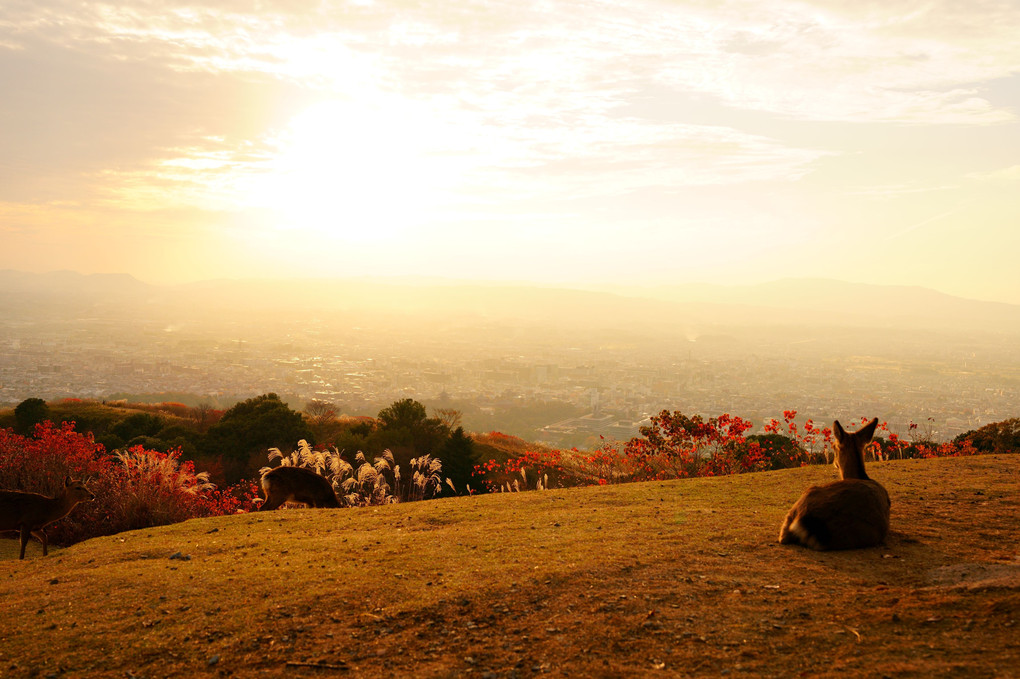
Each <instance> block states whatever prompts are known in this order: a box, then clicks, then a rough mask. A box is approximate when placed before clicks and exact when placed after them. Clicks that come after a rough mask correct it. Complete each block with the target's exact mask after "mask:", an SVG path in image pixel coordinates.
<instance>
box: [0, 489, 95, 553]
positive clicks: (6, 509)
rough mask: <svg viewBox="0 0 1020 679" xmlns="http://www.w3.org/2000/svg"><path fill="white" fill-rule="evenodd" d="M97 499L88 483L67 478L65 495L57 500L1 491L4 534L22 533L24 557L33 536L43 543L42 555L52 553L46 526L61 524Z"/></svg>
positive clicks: (0, 513) (57, 497) (0, 505)
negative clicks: (86, 502)
mask: <svg viewBox="0 0 1020 679" xmlns="http://www.w3.org/2000/svg"><path fill="white" fill-rule="evenodd" d="M94 499H96V496H95V495H93V494H92V492H91V491H90V490H89V489H88V488H86V487H85V481H84V479H82V480H78V481H75V480H72V479H71V477H70V476H68V477H66V478H65V479H64V489H63V492H62V493H60V494H59V495H57V496H55V497H46V496H45V495H39V494H38V493H24V492H22V491H20V490H0V531H18V532H19V533H20V534H21V535H20V537H21V554H20V555H19V556H18V558H19V559H24V558H25V546H26V545H27V544H28V538H29V536H30V535H34V536H35V537H36V538H38V539H39V541H40V542H42V550H43V551H42V553H43V556H46V555H47V554H48V553H49V541H48V540H47V538H46V532H45V531H44V530H43V528H45V527H46V526H48V525H49V524H51V523H53V522H54V521H59V520H60V519H62V518H64V517H65V516H67V515H68V514H70V513H71V510H72V509H74V508H75V506H76V505H77V504H78V503H79V502H83V501H85V500H94Z"/></svg>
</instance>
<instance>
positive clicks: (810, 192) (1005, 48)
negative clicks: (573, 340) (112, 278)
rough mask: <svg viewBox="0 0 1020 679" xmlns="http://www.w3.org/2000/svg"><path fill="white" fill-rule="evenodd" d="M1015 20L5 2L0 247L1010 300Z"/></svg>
mask: <svg viewBox="0 0 1020 679" xmlns="http://www.w3.org/2000/svg"><path fill="white" fill-rule="evenodd" d="M1018 35H1020V0H925V1H913V0H910V1H906V0H881V1H879V0H825V1H821V0H800V1H796V2H794V1H787V0H721V1H713V2H710V1H707V0H676V1H671V2H657V1H644V0H632V1H626V0H623V1H615V2H601V1H594V0H576V1H574V0H560V1H542V2H529V1H527V0H508V1H502V0H486V1H480V2H475V1H473V0H456V1H455V2H451V1H450V0H437V1H435V2H432V1H430V0H418V1H415V2H409V1H406V2H381V1H380V2H377V1H373V0H357V1H350V2H333V1H331V0H321V1H319V0H316V1H311V0H218V1H216V2H208V3H200V2H184V1H181V2H178V1H160V0H152V1H140V0H136V1H130V2H116V1H113V2H89V3H82V2H80V0H66V1H65V0H41V1H40V0H4V2H3V3H0V269H2V268H8V269H18V270H24V271H50V270H56V269H71V270H75V271H80V272H83V273H102V272H126V273H130V274H132V275H134V276H136V277H138V278H140V279H142V280H145V281H147V282H154V283H176V282H187V281H194V280H200V279H207V278H248V277H274V278H279V277H287V278H291V277H333V276H336V277H347V276H381V277H389V276H427V277H438V278H452V279H469V280H493V281H514V282H532V283H538V284H543V285H570V286H599V287H610V288H611V287H613V286H615V285H621V286H624V285H626V286H633V285H664V284H676V283H692V282H699V283H714V284H733V285H736V284H748V283H757V282H765V281H771V280H776V279H780V278H789V277H825V278H835V279H841V280H847V281H855V282H867V283H878V284H896V285H919V286H924V287H930V288H933V289H936V290H940V291H942V292H946V293H950V294H954V295H960V296H964V297H972V298H976V299H986V300H995V301H1003V302H1011V303H1017V304H1020V272H1018V270H1017V266H1016V259H1017V253H1018V252H1020V118H1018V116H1020V40H1017V36H1018ZM876 303H880V300H876Z"/></svg>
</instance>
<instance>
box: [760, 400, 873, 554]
mask: <svg viewBox="0 0 1020 679" xmlns="http://www.w3.org/2000/svg"><path fill="white" fill-rule="evenodd" d="M877 426H878V418H875V419H874V420H872V421H871V422H869V423H868V424H866V425H865V426H864V427H862V428H861V429H860V430H859V431H857V432H855V433H853V434H848V433H847V432H846V430H844V429H843V426H842V425H841V424H840V423H839V420H836V421H835V422H834V423H833V432H834V434H835V449H836V459H835V462H836V468H837V469H838V470H839V473H840V480H839V481H833V482H831V483H826V484H824V485H821V486H812V487H810V488H808V489H807V490H806V491H804V494H803V495H801V497H800V499H799V500H797V502H796V503H795V504H794V505H793V507H792V508H791V509H790V512H789V513H788V514H787V515H786V520H784V521H783V525H782V528H780V530H779V542H781V543H782V544H784V545H802V546H804V547H808V548H810V549H816V550H819V551H825V550H835V549H860V548H863V547H873V546H875V545H879V544H882V543H883V542H884V541H885V536H886V534H887V533H888V532H889V507H890V502H889V493H888V492H886V489H885V488H883V487H882V485H881V484H880V483H878V482H877V481H875V480H873V479H871V478H869V477H868V474H867V472H865V470H864V448H865V446H867V445H868V443H869V442H870V441H871V439H872V437H873V436H874V435H875V428H876V427H877Z"/></svg>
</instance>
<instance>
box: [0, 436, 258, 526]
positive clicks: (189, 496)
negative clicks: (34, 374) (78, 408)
mask: <svg viewBox="0 0 1020 679" xmlns="http://www.w3.org/2000/svg"><path fill="white" fill-rule="evenodd" d="M66 476H71V477H73V478H86V479H88V483H87V485H88V488H89V490H91V491H92V492H93V493H94V494H95V496H96V499H95V500H94V501H91V502H83V503H81V504H79V505H78V506H77V507H75V509H74V510H73V511H72V512H71V513H70V514H69V515H68V516H67V517H65V518H64V519H61V520H60V521H58V522H56V523H54V524H53V525H52V526H51V527H49V528H47V531H46V532H47V534H48V535H49V538H50V540H51V541H52V542H54V543H55V544H65V545H66V544H71V543H74V542H79V541H81V540H85V539H87V538H91V537H96V536H99V535H110V534H113V533H118V532H121V531H125V530H132V529H137V528H146V527H149V526H154V525H162V524H167V523H173V522H175V521H183V520H185V519H190V518H194V517H199V516H213V515H218V514H232V513H234V512H236V511H239V510H243V509H246V508H249V507H250V506H251V503H250V499H251V497H252V496H254V495H255V488H254V486H253V484H244V485H242V486H238V487H234V488H228V489H225V490H217V489H214V488H209V487H206V486H205V485H204V477H203V476H202V475H200V474H197V473H196V472H195V469H194V465H193V463H192V462H190V461H182V460H181V459H180V452H179V451H170V452H168V453H160V452H156V451H151V450H146V449H144V448H142V447H141V446H136V447H134V448H132V449H131V450H129V451H127V452H126V453H124V454H123V455H121V456H110V455H108V454H107V452H106V449H105V448H104V447H103V446H102V445H101V444H98V443H96V442H95V440H94V439H93V437H92V434H91V433H79V432H76V431H75V430H74V423H70V422H67V423H63V424H61V425H54V424H53V423H51V422H43V423H41V424H39V425H37V426H36V428H35V432H34V434H33V437H32V438H28V437H24V436H20V435H18V434H15V433H14V431H13V430H12V429H0V488H4V489H9V490H21V491H26V492H33V493H42V494H44V495H51V496H52V495H54V494H55V493H57V492H58V491H59V489H60V488H61V487H62V485H63V480H64V478H65V477H66Z"/></svg>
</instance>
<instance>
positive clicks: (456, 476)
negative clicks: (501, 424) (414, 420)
mask: <svg viewBox="0 0 1020 679" xmlns="http://www.w3.org/2000/svg"><path fill="white" fill-rule="evenodd" d="M436 457H438V458H439V459H440V460H442V461H443V471H444V472H445V476H446V478H448V479H449V480H450V482H451V483H452V484H453V487H454V492H455V493H456V494H458V495H460V494H465V493H467V486H468V484H469V483H471V473H472V472H473V471H474V469H475V465H476V464H478V456H477V455H476V453H475V442H474V441H473V440H472V439H471V437H470V436H468V435H466V434H465V433H464V428H463V427H457V428H456V429H454V430H453V433H452V434H450V438H448V439H447V440H446V443H444V444H443V445H442V447H441V448H440V449H439V451H438V452H437V453H436ZM444 492H449V486H446V491H444Z"/></svg>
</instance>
